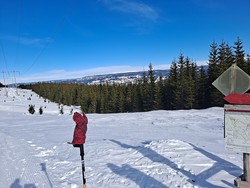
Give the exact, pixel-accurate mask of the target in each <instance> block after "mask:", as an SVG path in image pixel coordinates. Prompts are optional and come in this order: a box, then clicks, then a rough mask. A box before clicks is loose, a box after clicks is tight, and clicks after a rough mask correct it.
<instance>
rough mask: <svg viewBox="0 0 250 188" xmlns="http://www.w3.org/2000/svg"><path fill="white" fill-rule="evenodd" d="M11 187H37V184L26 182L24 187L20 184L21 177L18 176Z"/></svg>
mask: <svg viewBox="0 0 250 188" xmlns="http://www.w3.org/2000/svg"><path fill="white" fill-rule="evenodd" d="M10 188H37V187H36V186H35V184H33V183H32V184H24V186H23V187H22V185H20V179H19V178H17V179H15V181H14V182H13V183H12V184H11V185H10Z"/></svg>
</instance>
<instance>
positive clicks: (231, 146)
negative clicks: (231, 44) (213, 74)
mask: <svg viewBox="0 0 250 188" xmlns="http://www.w3.org/2000/svg"><path fill="white" fill-rule="evenodd" d="M213 85H214V86H215V87H216V88H217V89H218V90H219V91H221V92H222V93H223V94H224V95H225V96H226V97H225V98H224V100H226V101H227V102H228V103H230V104H226V105H225V106H224V111H225V113H224V114H225V134H224V136H225V146H226V149H227V150H232V151H236V152H242V153H243V175H241V176H240V177H239V178H236V179H235V180H234V184H235V186H237V187H239V188H250V169H249V153H250V94H244V93H245V92H246V91H248V90H249V89H250V77H249V75H247V74H246V73H245V72H244V71H243V70H241V69H240V68H239V67H237V65H236V64H233V65H232V66H231V67H230V68H229V69H228V70H226V71H225V72H224V73H223V74H222V75H221V76H220V77H218V78H217V79H216V80H215V81H214V82H213Z"/></svg>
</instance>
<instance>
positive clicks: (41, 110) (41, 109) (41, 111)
mask: <svg viewBox="0 0 250 188" xmlns="http://www.w3.org/2000/svg"><path fill="white" fill-rule="evenodd" d="M39 114H40V115H42V114H43V107H41V106H40V108H39Z"/></svg>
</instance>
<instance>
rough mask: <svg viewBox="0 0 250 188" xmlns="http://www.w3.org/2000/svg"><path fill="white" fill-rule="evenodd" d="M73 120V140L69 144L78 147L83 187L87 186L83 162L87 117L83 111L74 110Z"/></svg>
mask: <svg viewBox="0 0 250 188" xmlns="http://www.w3.org/2000/svg"><path fill="white" fill-rule="evenodd" d="M73 120H74V121H75V123H76V126H75V130H74V135H73V141H72V143H71V144H73V146H74V147H79V148H80V156H81V163H82V179H83V188H87V185H86V179H85V164H84V147H83V145H84V144H85V139H86V132H87V124H88V118H87V116H86V115H85V114H84V113H83V115H82V114H80V113H78V112H75V113H74V115H73Z"/></svg>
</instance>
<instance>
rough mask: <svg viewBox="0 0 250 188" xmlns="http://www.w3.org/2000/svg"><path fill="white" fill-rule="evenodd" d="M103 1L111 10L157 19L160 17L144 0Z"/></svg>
mask: <svg viewBox="0 0 250 188" xmlns="http://www.w3.org/2000/svg"><path fill="white" fill-rule="evenodd" d="M103 2H104V3H105V5H107V6H108V7H109V9H110V10H114V11H119V12H123V13H128V14H134V15H137V16H140V17H143V18H146V19H149V20H156V19H157V18H158V13H157V11H156V10H155V9H154V8H153V7H151V6H149V5H147V4H145V3H142V2H136V1H132V0H103Z"/></svg>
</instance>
